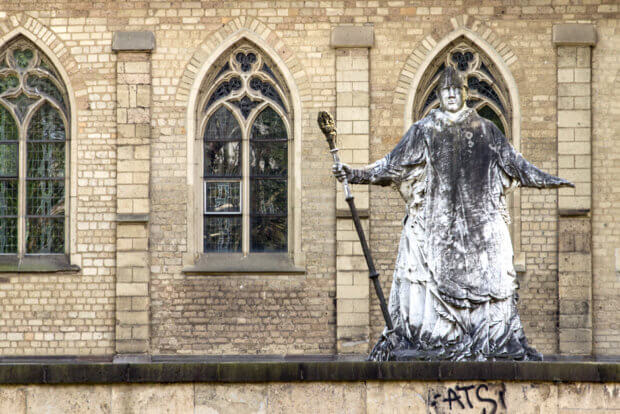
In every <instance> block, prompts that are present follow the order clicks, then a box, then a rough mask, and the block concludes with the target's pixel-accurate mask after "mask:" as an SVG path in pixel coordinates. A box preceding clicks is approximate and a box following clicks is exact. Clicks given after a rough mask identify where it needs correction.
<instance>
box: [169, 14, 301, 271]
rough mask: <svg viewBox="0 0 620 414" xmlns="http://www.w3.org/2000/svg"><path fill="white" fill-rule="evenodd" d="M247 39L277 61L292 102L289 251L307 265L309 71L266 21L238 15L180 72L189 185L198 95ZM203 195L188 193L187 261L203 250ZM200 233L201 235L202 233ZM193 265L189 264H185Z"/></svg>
mask: <svg viewBox="0 0 620 414" xmlns="http://www.w3.org/2000/svg"><path fill="white" fill-rule="evenodd" d="M244 41H245V42H248V43H250V44H252V45H254V46H255V47H256V48H257V49H258V50H260V51H261V53H263V54H264V56H265V57H266V58H268V60H270V61H271V62H272V63H273V66H274V72H277V73H278V74H279V75H280V76H281V78H282V79H281V80H282V83H283V84H285V85H286V89H287V92H288V96H289V100H288V103H287V104H288V105H290V115H289V117H290V128H291V131H290V137H289V139H290V146H291V150H290V154H291V171H290V173H289V177H290V181H291V184H290V187H289V188H290V191H291V197H290V204H291V205H290V210H291V212H292V213H291V214H292V216H291V220H290V231H291V232H292V233H293V234H294V236H293V237H292V239H291V240H290V245H289V248H288V250H289V253H291V254H292V257H293V259H294V261H295V264H296V265H303V262H304V258H303V256H302V252H301V237H300V229H301V214H300V213H301V140H302V130H303V128H304V127H305V128H308V127H309V125H310V122H311V120H310V118H311V116H310V113H309V112H308V111H303V110H302V102H307V101H308V100H309V99H310V97H311V90H310V83H309V81H308V79H307V77H306V74H305V72H304V71H303V70H302V69H301V67H302V66H301V65H300V64H299V62H298V60H297V59H296V57H295V56H294V55H293V54H292V53H291V51H290V50H289V49H288V48H287V47H286V46H285V45H284V42H282V40H280V39H279V37H278V36H277V35H276V34H275V33H274V32H273V31H271V29H269V28H268V27H267V26H266V25H265V24H263V23H262V22H260V21H258V20H256V19H253V18H250V17H239V18H236V19H233V20H232V21H230V22H229V23H228V24H226V25H225V26H223V27H222V28H220V29H219V30H218V31H217V32H215V33H213V34H211V35H210V36H209V37H208V38H207V39H206V40H205V41H204V42H203V43H202V44H201V45H200V46H199V47H198V48H197V51H196V52H195V53H194V55H193V56H192V58H191V59H190V60H189V63H188V65H187V67H186V68H185V71H184V73H183V76H182V78H181V79H182V80H181V84H180V86H179V88H178V90H177V94H176V105H177V106H178V107H183V108H186V114H187V117H186V119H187V123H186V125H187V148H188V160H189V162H188V171H187V184H188V188H190V189H196V188H197V186H198V183H197V178H198V177H200V174H199V173H198V172H197V170H196V168H197V165H201V162H199V161H200V160H199V158H198V157H200V156H201V155H202V154H200V153H198V151H197V149H198V148H199V147H200V145H199V144H200V142H199V141H198V140H197V119H196V107H197V105H198V103H199V99H200V89H201V85H202V84H203V81H204V80H205V79H206V78H207V77H209V76H211V75H213V71H214V70H215V69H214V68H215V66H217V62H218V61H219V60H220V59H221V57H222V56H223V54H224V53H226V52H227V51H229V49H230V48H231V47H232V46H233V45H235V44H239V43H240V42H244ZM201 201H202V196H201V195H200V194H199V193H197V192H195V191H190V194H189V202H188V211H187V213H188V227H187V232H188V233H187V234H188V251H189V252H190V253H192V254H190V256H192V258H190V259H189V260H195V259H196V258H197V257H198V255H199V253H201V251H202V246H201V243H200V238H198V237H195V236H196V235H195V233H196V231H195V230H194V228H195V225H196V223H197V220H196V219H197V215H198V212H199V210H200V206H199V205H198V204H199V203H200V202H201ZM201 235H202V234H200V236H201ZM187 264H189V263H187Z"/></svg>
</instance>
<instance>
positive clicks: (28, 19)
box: [0, 13, 88, 266]
mask: <svg viewBox="0 0 620 414" xmlns="http://www.w3.org/2000/svg"><path fill="white" fill-rule="evenodd" d="M19 37H22V38H25V39H26V40H28V41H30V42H32V43H33V44H34V45H35V46H36V47H37V48H38V49H39V50H40V51H42V52H43V54H44V55H45V57H46V58H48V59H49V61H50V62H51V64H52V65H53V67H54V69H55V70H56V71H57V73H58V76H59V78H60V79H61V81H62V83H63V86H64V90H65V91H66V98H67V100H68V109H69V114H68V115H69V120H70V122H69V128H68V131H67V132H68V135H67V137H66V139H67V141H68V142H67V146H68V148H69V151H68V152H69V158H67V160H66V162H67V163H68V165H69V170H68V174H69V177H68V178H69V183H70V184H69V188H68V189H67V191H68V192H69V199H68V202H69V206H68V209H69V235H68V236H69V237H68V238H69V240H70V241H69V244H68V246H67V247H68V251H69V252H70V254H71V263H72V264H76V265H78V266H79V265H81V263H80V262H81V261H80V257H79V254H77V245H76V240H77V208H76V207H75V206H76V203H77V195H78V194H77V186H76V185H71V184H74V183H76V182H77V145H78V139H77V138H78V120H77V111H78V110H79V109H86V108H87V107H88V94H87V88H86V85H85V83H84V80H83V78H82V76H80V73H79V70H80V66H79V64H78V62H77V61H76V60H75V58H74V57H73V56H72V54H71V53H70V51H69V48H68V47H67V46H66V45H65V44H64V42H63V41H62V40H61V39H60V38H59V37H58V36H57V35H56V34H55V33H54V32H53V31H52V30H51V29H49V28H48V27H47V26H45V25H44V24H42V23H41V22H40V21H38V20H37V19H36V18H34V17H32V16H29V15H27V14H24V13H17V14H14V15H9V16H8V17H7V18H6V19H3V20H0V47H3V46H4V45H7V44H10V43H12V42H13V41H14V40H16V39H17V38H19Z"/></svg>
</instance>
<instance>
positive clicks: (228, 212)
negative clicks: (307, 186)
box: [200, 44, 290, 253]
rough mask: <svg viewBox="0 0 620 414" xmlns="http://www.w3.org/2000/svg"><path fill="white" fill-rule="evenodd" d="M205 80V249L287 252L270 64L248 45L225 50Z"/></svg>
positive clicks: (283, 111) (284, 178)
mask: <svg viewBox="0 0 620 414" xmlns="http://www.w3.org/2000/svg"><path fill="white" fill-rule="evenodd" d="M224 59H225V61H223V62H220V63H219V64H218V65H216V68H218V69H217V70H216V72H217V74H216V75H215V76H214V77H213V78H212V80H208V81H205V85H208V86H207V88H205V89H204V90H203V96H204V97H205V98H204V101H202V102H204V103H203V104H202V106H201V107H200V110H201V112H202V113H203V114H204V117H203V118H202V119H203V120H202V121H201V122H202V123H203V125H204V127H203V128H204V129H203V145H204V152H203V154H204V158H203V174H204V180H203V185H204V188H203V209H204V212H203V218H204V225H203V232H204V251H205V252H243V253H250V252H286V251H287V249H288V229H289V225H288V221H289V217H288V215H289V191H288V171H289V158H288V150H289V148H288V140H289V132H288V131H289V129H290V125H289V123H290V120H289V119H288V113H289V106H288V101H287V99H286V97H287V92H286V91H285V90H284V89H282V85H284V84H285V83H284V82H282V79H281V77H280V76H279V75H278V72H277V71H275V70H274V69H273V68H274V67H275V66H274V65H273V62H270V61H268V59H267V58H266V57H265V56H264V55H263V54H262V53H260V52H259V51H258V50H257V49H256V48H254V47H253V46H252V45H249V44H242V45H240V46H236V47H234V48H233V50H232V53H230V54H227V55H226V56H224Z"/></svg>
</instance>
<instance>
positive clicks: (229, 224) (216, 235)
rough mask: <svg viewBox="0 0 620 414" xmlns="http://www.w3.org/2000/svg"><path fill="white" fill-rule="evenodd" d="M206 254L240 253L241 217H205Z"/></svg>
mask: <svg viewBox="0 0 620 414" xmlns="http://www.w3.org/2000/svg"><path fill="white" fill-rule="evenodd" d="M204 227H205V228H204V231H205V233H204V235H205V236H204V249H205V252H240V251H241V217H240V216H228V217H214V216H205V217H204Z"/></svg>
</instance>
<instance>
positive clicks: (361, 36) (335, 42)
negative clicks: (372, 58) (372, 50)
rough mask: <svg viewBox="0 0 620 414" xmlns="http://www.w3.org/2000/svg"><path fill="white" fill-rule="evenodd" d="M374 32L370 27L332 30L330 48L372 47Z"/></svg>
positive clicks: (346, 27) (339, 27)
mask: <svg viewBox="0 0 620 414" xmlns="http://www.w3.org/2000/svg"><path fill="white" fill-rule="evenodd" d="M374 44H375V31H374V28H373V27H372V26H338V27H334V28H333V29H332V39H331V46H332V47H333V48H339V47H373V46H374Z"/></svg>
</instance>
